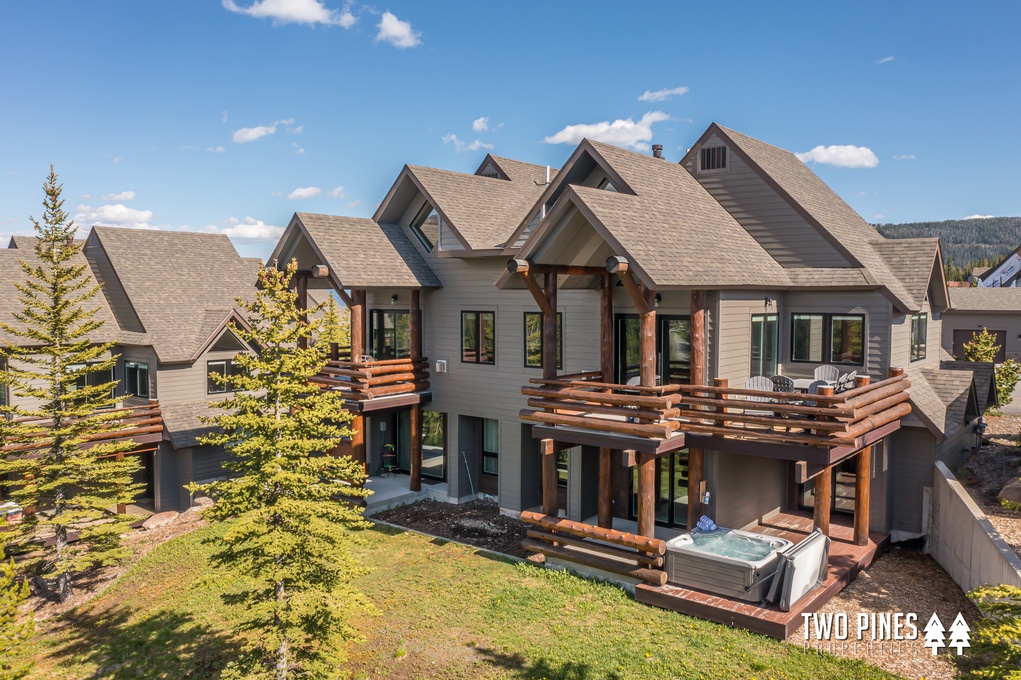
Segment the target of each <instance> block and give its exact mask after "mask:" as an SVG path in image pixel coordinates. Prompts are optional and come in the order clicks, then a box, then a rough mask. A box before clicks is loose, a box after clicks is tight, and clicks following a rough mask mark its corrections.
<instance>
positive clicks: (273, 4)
mask: <svg viewBox="0 0 1021 680" xmlns="http://www.w3.org/2000/svg"><path fill="white" fill-rule="evenodd" d="M223 6H224V8H226V9H229V10H230V11H231V12H236V13H237V14H247V15H248V16H250V17H256V18H259V19H272V20H273V25H274V26H278V25H281V24H309V25H314V24H325V25H327V26H341V27H343V28H351V27H352V26H354V24H355V22H356V21H358V19H357V18H356V17H355V15H354V14H352V13H351V10H350V9H349V8H348V7H347V6H345V7H344V8H343V9H341V10H339V11H338V10H334V9H328V8H327V7H325V6H324V5H323V3H322V2H320V0H257V1H256V2H255V3H253V4H252V5H250V6H249V7H239V6H238V5H237V3H235V2H234V0H223Z"/></svg>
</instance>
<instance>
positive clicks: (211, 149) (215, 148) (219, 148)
mask: <svg viewBox="0 0 1021 680" xmlns="http://www.w3.org/2000/svg"><path fill="white" fill-rule="evenodd" d="M206 151H208V152H209V153H223V152H224V151H226V149H224V148H223V147H222V146H207V147H206Z"/></svg>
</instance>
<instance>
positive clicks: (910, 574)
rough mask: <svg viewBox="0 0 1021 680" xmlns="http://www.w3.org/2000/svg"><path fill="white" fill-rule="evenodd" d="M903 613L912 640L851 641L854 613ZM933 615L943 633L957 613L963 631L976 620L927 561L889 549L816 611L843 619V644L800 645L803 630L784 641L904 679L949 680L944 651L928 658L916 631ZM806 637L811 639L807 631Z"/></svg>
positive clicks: (951, 670) (951, 671)
mask: <svg viewBox="0 0 1021 680" xmlns="http://www.w3.org/2000/svg"><path fill="white" fill-rule="evenodd" d="M909 612H913V613H915V614H916V615H917V617H918V620H917V621H916V622H915V625H916V626H917V627H918V630H919V636H918V638H917V639H915V640H893V641H884V642H879V641H875V642H873V641H872V638H871V633H870V632H868V631H866V632H865V633H864V636H863V637H864V640H863V641H861V642H859V641H858V640H857V629H855V628H854V626H855V623H856V621H857V616H858V614H859V613H867V614H872V613H876V614H881V613H890V614H897V613H903V614H906V613H909ZM933 612H935V613H937V614H938V615H939V618H940V621H942V622H943V625H944V626H945V627H949V626H950V624H951V622H953V620H954V618H956V617H957V614H958V612H960V613H962V614H964V618H965V620H966V621H967V622H968V625H969V626H972V625H973V624H974V622H975V621H977V620H978V619H979V618H980V614H979V612H978V609H976V608H975V605H974V604H972V603H971V601H970V600H969V599H968V598H967V597H965V595H964V593H963V592H961V589H960V588H959V587H958V586H957V584H956V583H954V581H953V579H952V578H950V575H949V574H948V573H947V572H946V571H944V570H943V568H942V567H940V566H939V564H937V563H936V561H935V560H934V559H932V558H931V557H930V556H929V555H926V554H924V553H920V552H915V551H912V550H902V549H900V548H892V549H890V550H888V551H887V552H886V553H885V554H883V555H882V556H881V557H880V558H879V559H877V560H876V561H875V562H874V563H873V564H872V566H871V567H869V568H868V570H866V571H864V572H862V573H861V574H859V575H858V578H857V579H855V580H854V581H853V582H852V583H851V585H849V586H848V587H847V588H845V589H844V590H843V591H841V592H840V593H839V594H838V595H836V596H835V597H834V598H833V599H832V600H830V601H829V602H827V603H826V604H825V605H824V606H823V608H822V609H821V610H820V614H837V613H844V614H846V615H847V618H848V624H849V627H850V628H851V630H850V631H849V633H850V635H849V639H848V640H847V642H846V643H840V642H837V643H832V644H826V643H821V644H820V643H818V642H816V641H815V640H814V638H813V639H811V640H809V641H808V642H806V640H805V631H804V628H802V629H801V630H799V631H797V632H796V633H794V634H793V635H792V636H791V637H790V638H788V640H787V641H788V642H790V643H793V644H796V645H802V646H805V645H807V646H808V647H809V648H811V649H816V648H818V649H822V650H824V651H827V652H830V653H832V654H836V655H837V656H842V657H847V658H855V659H862V660H864V661H867V662H868V663H871V664H875V665H877V666H880V667H881V668H885V669H886V670H888V671H891V672H893V673H896V674H898V675H901V676H903V677H906V678H928V679H930V680H937V679H938V680H952V679H953V678H955V677H956V671H957V666H956V664H955V663H954V661H953V660H952V657H951V656H950V655H949V654H947V653H945V650H944V653H943V654H940V655H938V656H933V655H932V651H931V650H930V649H928V648H927V647H925V646H924V643H925V639H924V636H923V635H922V633H921V631H922V628H923V627H924V626H925V624H926V623H927V622H928V620H929V617H931V616H932V614H933ZM870 620H871V619H870ZM809 635H810V637H811V636H812V635H813V633H812V632H811V631H810V632H809Z"/></svg>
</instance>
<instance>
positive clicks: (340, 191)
mask: <svg viewBox="0 0 1021 680" xmlns="http://www.w3.org/2000/svg"><path fill="white" fill-rule="evenodd" d="M346 196H347V191H345V190H344V187H342V186H336V187H333V188H332V189H330V198H345V197H346Z"/></svg>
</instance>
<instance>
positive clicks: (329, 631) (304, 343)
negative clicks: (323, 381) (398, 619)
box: [190, 262, 368, 679]
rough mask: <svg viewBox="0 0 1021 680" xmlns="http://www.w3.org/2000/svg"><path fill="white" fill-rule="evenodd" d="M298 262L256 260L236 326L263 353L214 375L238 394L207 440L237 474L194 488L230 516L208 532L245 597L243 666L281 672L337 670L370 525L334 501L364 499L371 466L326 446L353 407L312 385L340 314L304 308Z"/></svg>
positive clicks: (220, 516) (349, 632) (344, 431)
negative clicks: (217, 530) (292, 285)
mask: <svg viewBox="0 0 1021 680" xmlns="http://www.w3.org/2000/svg"><path fill="white" fill-rule="evenodd" d="M296 268H297V265H296V264H295V263H294V262H292V263H291V264H290V265H288V266H287V268H286V270H284V271H279V270H277V269H275V268H261V269H260V272H259V284H260V285H259V289H258V291H257V292H256V295H255V298H254V300H253V301H251V302H245V301H243V300H240V299H239V300H238V304H239V305H240V306H241V307H242V308H243V309H244V310H245V315H246V320H247V322H248V325H249V326H250V328H251V330H247V329H244V328H239V327H234V328H233V331H234V333H236V334H237V336H238V337H239V338H241V339H242V340H243V341H245V342H246V343H248V344H249V345H251V346H253V347H257V348H258V349H259V353H258V354H257V355H256V354H245V353H242V354H238V355H237V357H236V358H235V363H236V364H237V366H238V367H239V369H240V370H238V371H235V372H233V374H231V375H227V376H221V377H219V378H217V380H219V381H221V382H223V383H225V384H227V385H229V386H230V387H231V388H232V389H233V392H232V396H230V397H229V398H227V399H226V400H224V401H221V402H218V403H217V404H216V407H217V409H218V410H219V411H220V412H219V414H218V415H214V416H210V417H208V418H206V420H207V422H209V423H211V424H214V425H216V426H217V430H218V432H217V433H216V434H212V435H209V436H207V437H206V438H205V439H204V441H203V443H205V444H210V445H214V446H223V447H225V448H226V449H227V450H228V451H229V452H230V453H231V459H230V461H229V462H228V463H225V467H226V468H227V469H228V470H229V472H230V478H229V479H227V480H225V481H217V482H212V483H210V484H204V485H192V486H191V487H190V489H191V490H192V491H198V490H201V491H204V492H205V493H207V494H209V496H211V497H212V498H214V499H216V503H215V505H213V506H211V507H210V508H209V509H207V510H206V511H205V512H206V515H207V516H208V517H211V518H213V519H217V520H229V521H230V523H229V525H228V527H227V528H226V530H225V531H224V532H223V533H222V534H221V535H219V536H218V537H217V538H215V539H212V540H213V542H214V544H215V546H216V547H217V552H216V553H214V555H213V557H212V562H213V564H215V565H219V566H222V567H225V568H226V569H227V570H229V571H230V572H233V573H234V574H235V575H236V576H238V577H240V578H239V579H238V583H240V584H242V586H241V590H240V592H236V593H232V594H230V595H229V596H228V597H229V599H231V600H233V601H237V602H240V603H242V604H243V605H244V607H245V613H244V615H243V619H242V623H241V624H240V626H239V630H241V631H248V632H250V633H252V637H249V639H250V640H253V642H252V643H251V644H250V646H249V647H248V648H247V651H248V654H247V656H246V657H245V658H244V659H242V660H241V662H240V663H239V664H238V668H237V670H239V671H243V672H255V671H257V670H261V671H268V672H271V673H272V674H273V675H275V676H276V677H277V678H280V679H284V678H289V677H299V676H300V677H323V676H327V675H330V674H331V667H330V664H331V662H336V661H337V660H338V658H339V653H340V643H341V642H343V641H344V640H347V639H351V638H352V637H354V631H353V629H351V628H350V627H349V626H348V624H347V620H348V618H349V616H350V615H351V614H352V613H354V612H355V611H358V610H359V609H362V608H364V607H367V606H368V605H367V604H366V600H365V598H364V597H363V596H362V595H361V594H360V593H359V592H358V591H357V590H356V589H355V588H354V586H353V585H352V579H353V577H354V576H356V575H357V574H359V573H360V572H361V569H360V568H359V566H358V564H357V562H356V561H355V559H354V558H353V557H352V555H351V551H350V549H351V547H352V545H354V544H355V543H357V542H358V535H357V530H358V529H361V528H364V527H365V526H367V525H366V523H365V521H364V519H363V518H362V515H361V510H360V508H357V507H355V506H353V505H351V504H350V503H348V502H344V501H341V500H339V498H340V497H341V496H342V495H343V496H347V497H355V498H357V497H364V496H365V495H367V493H368V492H367V491H365V490H364V489H363V488H362V485H363V483H364V481H365V473H364V471H363V469H362V466H361V465H360V464H358V463H356V462H355V461H353V460H352V459H351V458H350V457H348V456H344V457H335V456H332V455H328V454H326V452H329V451H332V450H333V449H334V448H335V447H336V446H337V445H338V444H339V442H340V440H341V438H342V437H344V436H349V435H350V434H351V431H350V430H349V429H348V428H347V426H346V425H347V423H348V422H350V419H351V414H350V413H348V412H347V411H345V410H344V402H343V399H342V398H341V397H340V395H338V394H337V393H336V392H333V391H330V390H323V389H320V388H319V387H317V386H315V385H314V384H310V382H309V381H310V379H311V378H313V377H314V376H316V375H317V374H318V373H319V371H320V369H322V367H323V366H324V365H325V363H326V361H327V358H328V352H329V342H330V341H331V340H336V339H339V335H338V333H337V329H336V328H329V327H326V326H327V325H328V322H330V321H331V317H332V320H335V319H336V317H337V315H336V313H335V312H336V310H333V311H332V312H330V311H329V310H327V312H328V313H327V314H323V313H322V312H323V305H318V306H315V307H313V308H310V309H309V310H307V311H303V310H301V309H299V308H298V305H297V296H296V294H295V293H294V292H293V291H291V290H290V289H289V287H288V285H289V282H290V281H291V279H292V277H293V276H294V274H295V272H296Z"/></svg>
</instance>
